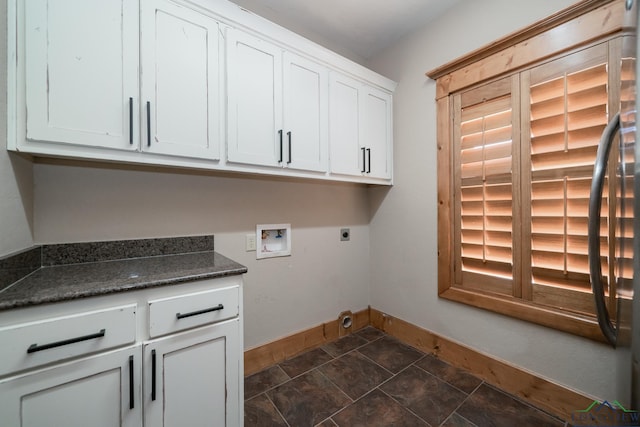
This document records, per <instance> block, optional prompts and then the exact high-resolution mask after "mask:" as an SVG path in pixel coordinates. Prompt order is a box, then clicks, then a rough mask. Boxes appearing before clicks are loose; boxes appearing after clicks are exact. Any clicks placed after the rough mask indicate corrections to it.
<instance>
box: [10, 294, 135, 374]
mask: <svg viewBox="0 0 640 427" xmlns="http://www.w3.org/2000/svg"><path fill="white" fill-rule="evenodd" d="M135 340H136V305H135V304H131V305H125V306H119V307H112V308H108V309H104V310H95V311H89V312H83V313H74V314H70V315H68V316H62V317H56V318H51V319H45V320H40V321H37V322H30V323H22V324H18V325H13V326H7V327H3V328H0V343H11V345H0V360H2V363H1V364H0V376H2V375H6V374H8V373H12V372H17V371H22V370H24V369H28V368H33V367H36V366H40V365H44V364H47V363H51V362H56V361H59V360H63V359H68V358H70V357H76V356H81V355H83V354H88V353H94V352H97V351H102V350H106V349H109V348H113V347H118V346H122V345H126V344H129V343H133V342H135Z"/></svg>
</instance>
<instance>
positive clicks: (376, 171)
mask: <svg viewBox="0 0 640 427" xmlns="http://www.w3.org/2000/svg"><path fill="white" fill-rule="evenodd" d="M362 95H363V96H362V116H361V120H362V121H361V127H360V136H361V147H364V148H365V157H366V161H367V165H366V171H365V173H366V175H367V176H370V177H375V178H384V179H389V178H391V157H392V152H391V150H392V143H391V141H392V138H393V135H392V134H391V132H392V126H391V123H392V118H391V115H392V110H391V108H392V103H391V95H390V94H388V93H385V92H382V91H380V90H376V89H374V88H372V87H367V86H365V87H364V89H363V93H362Z"/></svg>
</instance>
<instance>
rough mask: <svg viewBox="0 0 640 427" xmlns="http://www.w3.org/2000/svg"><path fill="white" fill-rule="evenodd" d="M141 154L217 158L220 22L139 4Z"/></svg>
mask: <svg viewBox="0 0 640 427" xmlns="http://www.w3.org/2000/svg"><path fill="white" fill-rule="evenodd" d="M140 30H141V39H140V43H141V49H140V53H141V68H142V74H141V76H142V77H141V90H142V92H141V93H142V96H141V100H142V110H143V114H142V117H143V119H142V123H144V126H143V130H142V135H143V138H142V150H143V151H149V152H152V153H159V154H171V155H175V156H186V157H200V158H208V159H218V158H219V154H220V150H219V141H220V121H219V114H220V113H219V104H220V95H219V91H220V88H219V85H220V82H219V78H218V76H219V74H220V72H219V71H220V70H219V65H220V61H219V46H218V37H219V36H218V23H217V22H216V21H215V20H213V19H211V18H210V17H208V16H206V15H203V14H201V13H199V12H196V11H194V10H192V9H189V8H186V7H184V6H178V5H177V4H176V3H174V2H171V1H168V0H142V8H141V28H140Z"/></svg>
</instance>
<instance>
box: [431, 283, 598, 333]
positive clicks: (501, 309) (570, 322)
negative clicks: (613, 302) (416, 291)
mask: <svg viewBox="0 0 640 427" xmlns="http://www.w3.org/2000/svg"><path fill="white" fill-rule="evenodd" d="M440 297H441V298H445V299H448V300H451V301H457V302H461V303H464V304H467V305H471V306H474V307H478V308H482V309H485V310H489V311H492V312H494V313H499V314H504V315H506V316H510V317H514V318H516V319H520V320H525V321H527V322H531V323H536V324H538V325H542V326H546V327H548V328H552V329H557V330H560V331H563V332H568V333H571V334H574V335H579V336H582V337H585V338H589V339H592V340H595V341H600V342H603V343H604V342H605V339H604V337H603V336H602V332H600V328H599V326H598V322H597V320H596V319H595V318H594V317H589V316H582V315H579V314H574V313H568V312H562V311H558V310H553V309H550V308H547V307H542V306H539V305H535V304H528V303H526V302H523V301H518V300H514V299H509V298H504V297H498V296H495V295H489V294H483V293H479V292H471V291H467V290H464V289H459V288H448V289H446V290H444V291H442V292H440Z"/></svg>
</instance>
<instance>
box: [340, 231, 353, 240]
mask: <svg viewBox="0 0 640 427" xmlns="http://www.w3.org/2000/svg"><path fill="white" fill-rule="evenodd" d="M350 238H351V230H349V229H348V228H341V229H340V241H342V242H348V241H349V239H350Z"/></svg>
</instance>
